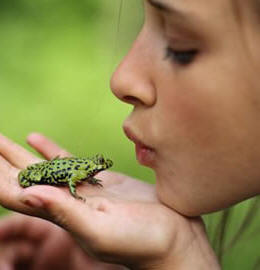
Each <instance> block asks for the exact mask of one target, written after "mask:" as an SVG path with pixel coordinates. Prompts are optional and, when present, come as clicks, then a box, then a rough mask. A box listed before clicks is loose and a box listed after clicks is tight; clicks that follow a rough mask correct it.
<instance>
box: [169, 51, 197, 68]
mask: <svg viewBox="0 0 260 270" xmlns="http://www.w3.org/2000/svg"><path fill="white" fill-rule="evenodd" d="M197 53H198V50H196V49H191V50H183V51H181V50H174V49H172V48H170V47H167V48H166V49H165V59H170V60H172V61H173V62H175V63H177V64H179V65H182V66H185V65H188V64H191V63H192V61H193V60H194V58H195V56H196V55H197Z"/></svg>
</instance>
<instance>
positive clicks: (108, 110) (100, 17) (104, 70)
mask: <svg viewBox="0 0 260 270" xmlns="http://www.w3.org/2000/svg"><path fill="white" fill-rule="evenodd" d="M122 3H123V6H122V9H121V12H119V9H120V6H121V4H122ZM142 11H143V10H142V3H141V1H140V0H127V1H123V2H121V0H113V1H109V0H77V1H73V0H41V1H32V0H11V1H10V0H0V37H1V41H0V89H1V90H0V125H1V126H0V132H1V133H3V134H4V135H6V136H8V137H10V138H11V139H13V140H15V141H16V142H18V143H19V144H21V145H23V146H25V147H26V148H28V149H29V147H28V146H27V145H26V143H25V138H26V136H27V135H28V134H29V133H30V132H33V131H37V132H41V133H43V134H45V135H47V136H49V137H50V138H52V139H53V140H55V141H56V142H58V143H59V144H60V145H61V146H63V147H64V148H66V149H67V150H68V151H70V152H71V153H73V154H75V155H78V156H86V155H87V156H89V155H92V154H95V153H99V152H100V153H104V154H105V155H107V156H109V157H110V158H111V159H112V160H114V163H115V165H114V168H113V169H114V170H117V171H120V172H123V173H126V174H128V175H131V176H133V177H137V178H140V179H143V180H145V181H149V182H154V181H155V178H154V175H153V173H152V172H151V171H150V170H149V169H147V168H144V167H141V166H139V165H138V164H137V162H136V160H135V153H134V147H133V145H132V143H130V142H129V141H128V140H127V139H126V138H125V136H124V134H123V132H122V129H121V125H122V122H123V120H124V119H125V117H126V116H127V115H128V114H129V112H130V111H131V106H127V105H125V104H123V103H121V102H120V101H118V100H117V99H116V98H115V97H114V96H113V95H112V93H111V91H110V89H109V79H110V76H111V74H112V72H113V70H114V69H115V67H116V65H117V64H118V63H119V61H120V59H121V58H122V57H123V56H124V55H125V54H126V52H127V50H128V49H129V47H130V46H131V43H132V41H133V40H134V38H135V36H136V34H137V33H138V30H139V29H140V26H141V24H142V21H143V13H142ZM119 21H120V22H119ZM250 203H252V202H251V201H249V202H245V203H243V204H241V205H239V206H238V207H236V208H235V209H232V210H230V211H232V218H231V220H230V221H229V222H228V223H227V226H226V227H225V230H224V236H225V244H224V245H227V248H226V249H227V250H226V251H225V252H224V257H223V261H224V267H223V268H224V269H253V265H254V264H256V259H257V258H258V254H259V253H260V252H259V251H260V241H259V240H260V238H259V235H258V234H256V232H257V230H258V229H259V221H260V219H259V218H255V219H254V222H253V224H252V225H251V226H250V227H248V228H249V229H248V230H247V231H246V233H245V234H243V235H241V236H242V238H241V239H242V240H240V241H238V244H237V245H235V247H234V248H229V244H228V240H230V239H232V237H233V235H235V234H236V233H237V231H238V230H239V227H240V225H241V222H242V221H243V217H244V216H245V215H246V213H247V209H248V206H249V205H250ZM256 208H257V207H256ZM258 209H259V207H258ZM258 209H257V210H258ZM0 212H1V213H2V214H3V213H5V211H4V210H1V209H0ZM253 215H255V216H259V210H258V213H257V212H256V211H255V212H254V214H253ZM223 217H224V218H225V215H223V213H217V214H214V215H209V216H206V217H205V221H206V224H207V227H208V231H209V234H210V239H211V241H212V242H213V243H214V245H215V246H216V249H219V248H220V246H221V245H222V244H221V243H220V241H219V240H218V237H216V235H219V234H223V231H221V230H220V229H218V226H217V225H218V223H219V220H221V219H222V220H223ZM257 221H258V223H257ZM238 234H239V232H238ZM258 267H259V268H258ZM255 269H260V265H258V266H256V268H255Z"/></svg>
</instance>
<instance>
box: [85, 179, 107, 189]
mask: <svg viewBox="0 0 260 270" xmlns="http://www.w3.org/2000/svg"><path fill="white" fill-rule="evenodd" d="M87 182H88V183H89V184H91V185H94V186H100V187H103V185H102V184H101V182H102V180H99V179H97V178H94V177H89V178H88V179H87Z"/></svg>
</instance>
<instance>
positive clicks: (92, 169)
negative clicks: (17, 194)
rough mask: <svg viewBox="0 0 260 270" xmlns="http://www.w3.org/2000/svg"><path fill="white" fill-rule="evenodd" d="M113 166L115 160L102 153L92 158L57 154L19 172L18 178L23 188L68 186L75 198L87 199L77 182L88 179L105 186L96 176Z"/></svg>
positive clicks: (93, 183) (87, 180) (90, 182)
mask: <svg viewBox="0 0 260 270" xmlns="http://www.w3.org/2000/svg"><path fill="white" fill-rule="evenodd" d="M112 166H113V161H112V160H111V159H105V158H104V156H103V155H101V154H97V155H95V156H93V157H91V158H80V157H64V158H60V157H59V156H57V157H55V158H53V159H52V160H48V161H47V160H45V161H42V162H39V163H34V164H31V165H29V166H27V168H25V169H24V170H21V171H20V172H19V174H18V180H19V184H20V186H21V187H23V188H27V187H30V186H34V185H52V186H68V187H69V191H70V193H71V195H72V196H73V197H74V198H76V199H79V200H82V201H85V198H83V197H81V196H80V195H78V193H77V191H76V186H77V184H79V183H81V182H84V181H86V182H87V183H89V184H91V185H96V186H100V187H103V185H102V184H101V182H102V181H101V180H99V179H96V178H95V177H94V176H95V175H96V174H97V173H99V172H101V171H103V170H106V169H109V168H110V167H112Z"/></svg>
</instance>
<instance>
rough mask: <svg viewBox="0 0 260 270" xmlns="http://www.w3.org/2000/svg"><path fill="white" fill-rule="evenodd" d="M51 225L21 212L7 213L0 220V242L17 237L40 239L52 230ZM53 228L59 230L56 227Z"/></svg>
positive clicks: (31, 239) (32, 239)
mask: <svg viewBox="0 0 260 270" xmlns="http://www.w3.org/2000/svg"><path fill="white" fill-rule="evenodd" d="M53 226H54V225H53V224H51V223H50V222H47V221H45V220H42V219H39V218H35V217H29V216H26V215H22V214H13V215H9V216H7V217H4V218H2V219H1V220H0V242H5V241H12V240H17V239H26V240H30V241H41V240H43V239H45V238H46V237H47V236H48V234H49V233H50V231H52V230H53ZM55 229H56V230H57V231H59V230H60V229H59V228H58V227H57V228H55ZM0 269H1V268H0Z"/></svg>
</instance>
